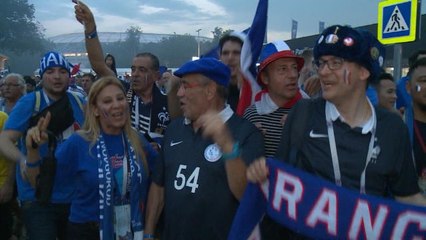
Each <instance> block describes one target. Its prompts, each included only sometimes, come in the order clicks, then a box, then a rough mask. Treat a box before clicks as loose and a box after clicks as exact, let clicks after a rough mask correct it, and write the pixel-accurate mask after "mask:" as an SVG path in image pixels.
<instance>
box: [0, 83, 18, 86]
mask: <svg viewBox="0 0 426 240" xmlns="http://www.w3.org/2000/svg"><path fill="white" fill-rule="evenodd" d="M19 86H20V85H19V84H17V83H5V84H0V87H19Z"/></svg>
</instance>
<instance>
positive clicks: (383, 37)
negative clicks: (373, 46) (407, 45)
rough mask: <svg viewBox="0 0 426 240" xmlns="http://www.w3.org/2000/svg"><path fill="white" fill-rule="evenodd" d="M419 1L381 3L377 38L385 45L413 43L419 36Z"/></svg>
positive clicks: (402, 0)
mask: <svg viewBox="0 0 426 240" xmlns="http://www.w3.org/2000/svg"><path fill="white" fill-rule="evenodd" d="M417 1H418V0H387V1H381V2H380V3H379V8H378V20H377V38H378V39H379V40H380V42H382V43H383V44H392V43H402V42H412V41H415V40H416V36H417V33H416V31H417V16H418V13H417V11H418V9H417V5H418V4H417Z"/></svg>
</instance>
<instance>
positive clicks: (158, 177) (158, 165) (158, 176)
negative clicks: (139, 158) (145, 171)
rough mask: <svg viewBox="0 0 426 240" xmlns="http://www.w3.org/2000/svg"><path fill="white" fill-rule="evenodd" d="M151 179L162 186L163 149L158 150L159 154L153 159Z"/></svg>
mask: <svg viewBox="0 0 426 240" xmlns="http://www.w3.org/2000/svg"><path fill="white" fill-rule="evenodd" d="M152 181H153V182H154V183H156V184H157V185H158V186H161V187H163V186H164V150H163V149H161V150H160V154H159V155H158V156H157V159H156V160H155V167H154V171H153V172H152Z"/></svg>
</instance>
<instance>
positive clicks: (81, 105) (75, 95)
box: [69, 92, 84, 111]
mask: <svg viewBox="0 0 426 240" xmlns="http://www.w3.org/2000/svg"><path fill="white" fill-rule="evenodd" d="M69 93H71V95H72V96H73V97H74V98H75V101H76V102H77V104H78V106H79V107H80V109H81V111H83V110H84V108H83V103H82V102H81V99H80V98H79V97H78V96H77V94H76V93H73V92H69Z"/></svg>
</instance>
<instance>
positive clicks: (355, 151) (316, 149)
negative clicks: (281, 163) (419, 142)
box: [277, 99, 419, 196]
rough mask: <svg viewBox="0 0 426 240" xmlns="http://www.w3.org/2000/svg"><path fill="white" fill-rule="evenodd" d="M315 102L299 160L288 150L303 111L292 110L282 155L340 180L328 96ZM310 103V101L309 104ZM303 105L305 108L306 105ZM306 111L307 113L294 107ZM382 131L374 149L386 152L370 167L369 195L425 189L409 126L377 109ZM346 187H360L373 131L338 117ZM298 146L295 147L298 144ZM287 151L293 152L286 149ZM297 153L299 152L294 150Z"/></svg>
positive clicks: (336, 124)
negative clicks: (333, 153) (419, 182)
mask: <svg viewBox="0 0 426 240" xmlns="http://www.w3.org/2000/svg"><path fill="white" fill-rule="evenodd" d="M306 101H311V102H310V104H313V106H312V107H311V109H312V111H310V117H309V120H308V121H307V126H306V128H305V129H304V131H303V141H302V144H301V146H299V147H296V148H297V149H296V151H295V152H297V153H296V160H295V161H293V160H292V158H291V157H290V156H289V155H287V156H286V155H285V154H286V152H287V153H288V152H292V151H291V150H289V148H291V146H292V143H291V141H292V139H291V138H290V136H291V129H292V128H294V127H295V126H296V124H300V121H298V116H297V114H294V113H293V110H294V109H295V108H297V107H300V106H298V105H296V106H295V107H294V109H292V111H291V112H290V114H289V116H288V118H287V120H286V124H285V126H284V130H283V139H282V142H281V145H280V148H279V150H278V152H277V157H279V158H281V159H285V160H286V161H289V162H290V163H291V164H293V165H296V166H297V167H299V168H302V169H304V170H306V171H308V172H311V173H313V174H315V175H318V176H320V177H322V178H325V179H327V180H330V181H332V182H334V180H335V179H334V173H333V164H332V158H331V152H330V145H329V140H328V135H327V124H326V120H325V100H323V99H318V100H306ZM305 106H306V105H305ZM302 107H303V106H302ZM294 112H303V111H296V110H295V111H294ZM375 112H376V116H377V130H376V137H375V143H374V147H375V148H376V147H378V148H379V149H380V152H379V153H378V155H377V158H374V159H372V161H371V162H370V163H369V165H368V166H367V170H366V193H367V194H372V195H377V196H387V195H388V194H389V193H391V194H392V195H394V196H409V195H413V194H415V193H418V192H419V188H418V185H417V176H416V173H415V168H414V163H413V158H412V154H411V145H410V141H409V136H408V129H407V127H406V126H405V125H404V123H403V121H402V120H401V118H400V117H399V116H397V115H396V114H393V113H390V112H388V111H386V110H383V109H380V108H375ZM333 126H334V134H335V138H336V145H337V154H338V158H339V164H340V172H341V175H342V186H344V187H347V188H350V189H353V190H355V191H359V189H360V176H361V173H362V171H363V168H364V166H365V161H366V156H367V152H368V145H369V141H370V138H371V133H367V134H362V132H361V128H357V127H355V128H351V127H350V126H349V125H347V124H346V123H344V122H342V121H341V120H340V119H337V120H336V121H334V122H333ZM293 148H294V146H293ZM286 149H287V150H286ZM293 152H294V151H293Z"/></svg>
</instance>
